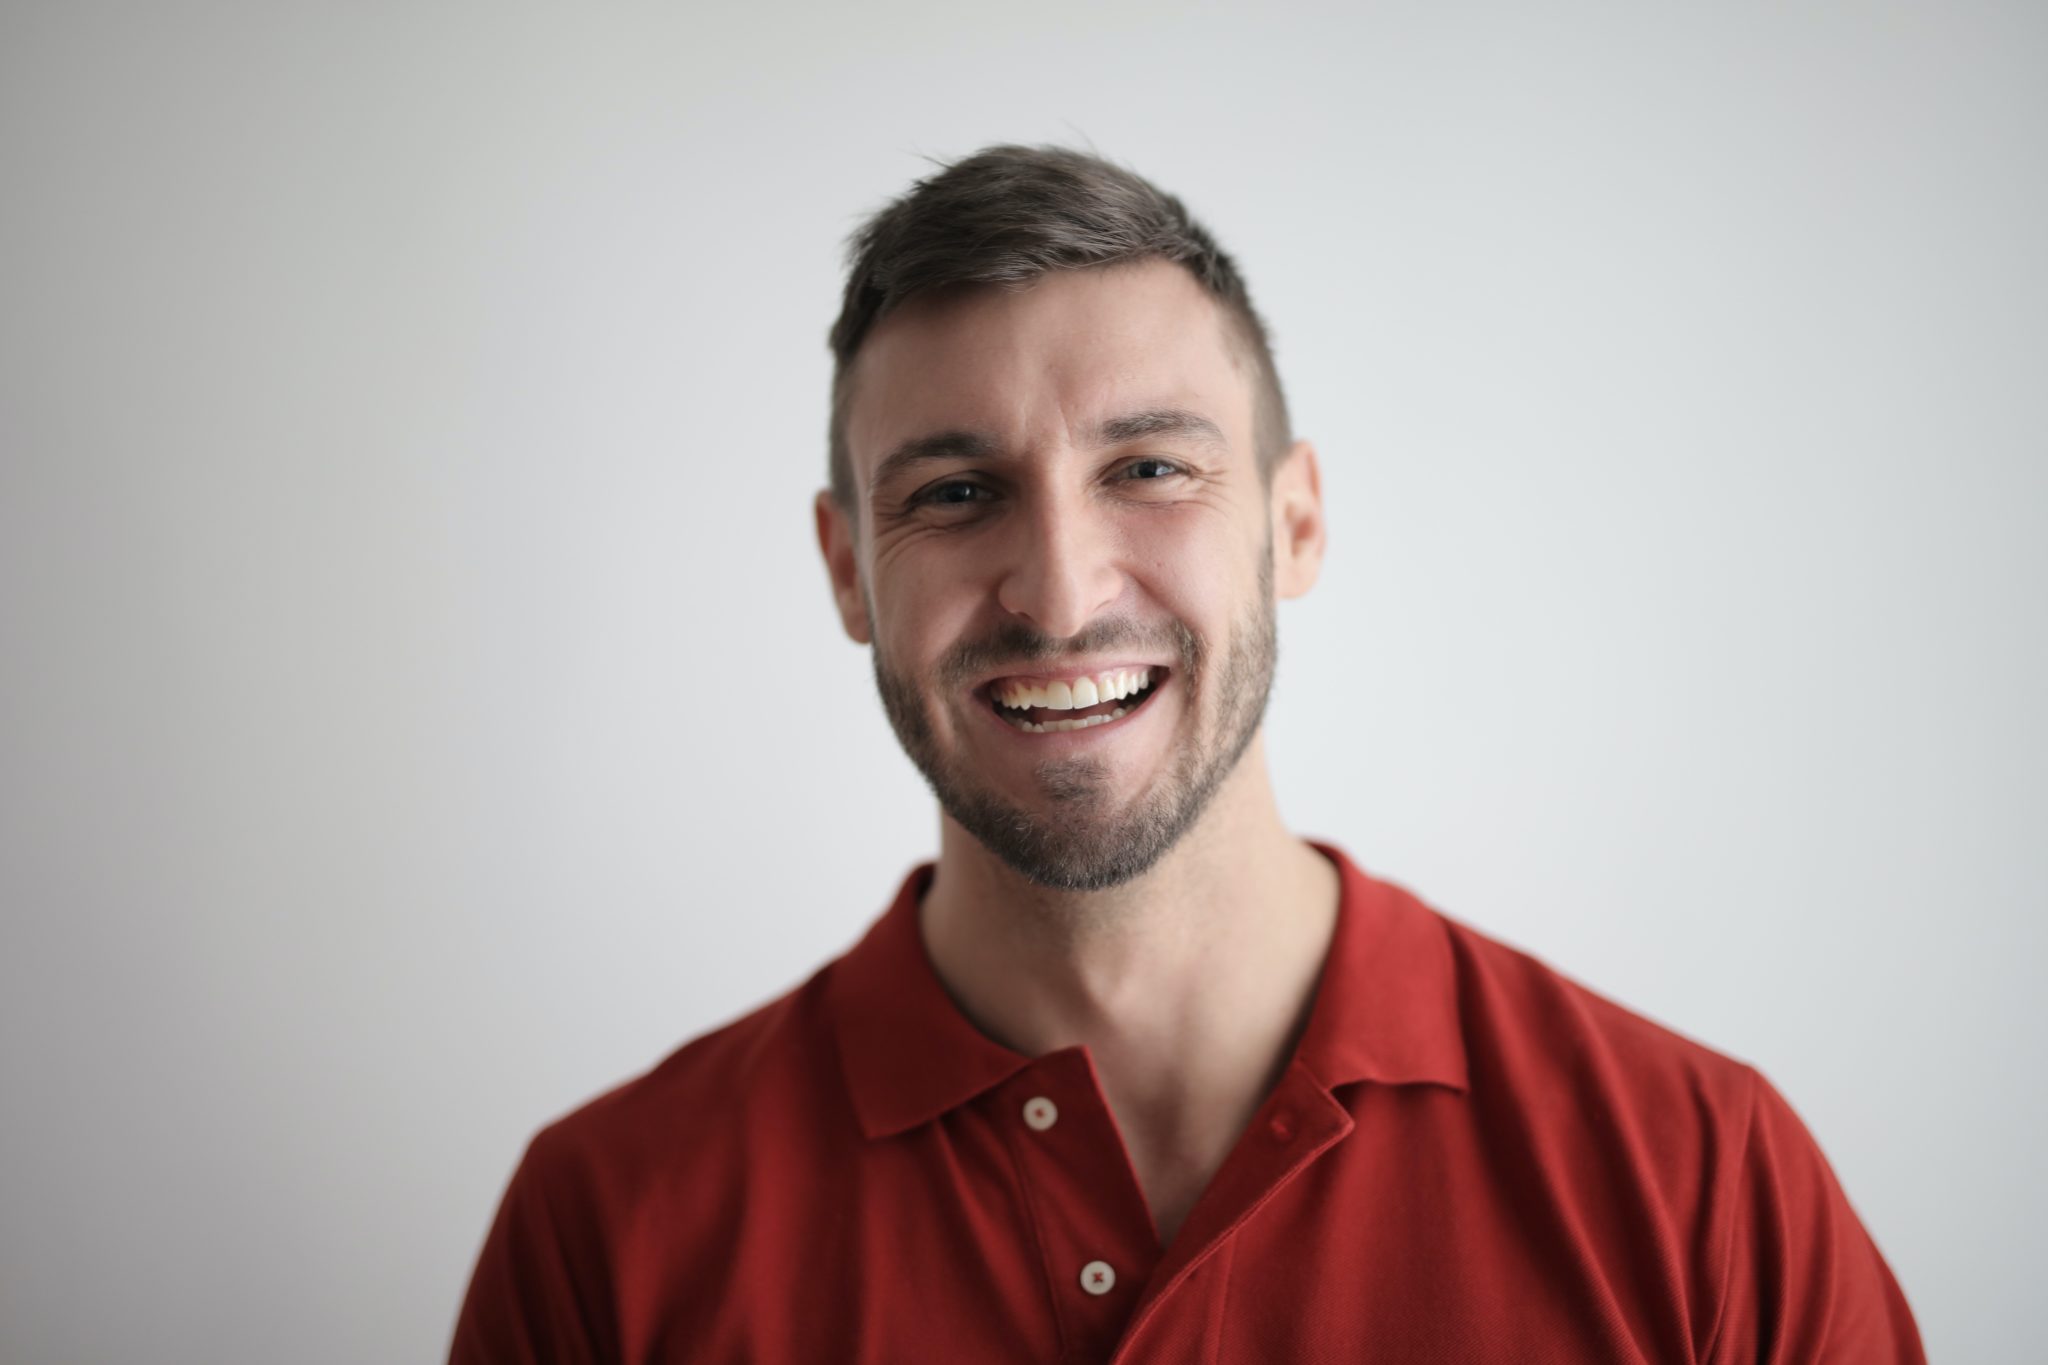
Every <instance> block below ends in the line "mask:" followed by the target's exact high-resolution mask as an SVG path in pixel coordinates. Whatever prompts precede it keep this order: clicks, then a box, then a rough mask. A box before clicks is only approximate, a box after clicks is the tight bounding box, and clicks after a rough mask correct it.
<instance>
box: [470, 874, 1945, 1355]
mask: <svg viewBox="0 0 2048 1365" xmlns="http://www.w3.org/2000/svg"><path fill="white" fill-rule="evenodd" d="M1318 847H1320V848H1322V851H1323V852H1324V854H1325V855H1326V856H1328V857H1330V858H1331V859H1332V860H1333V861H1335V862H1336V864H1337V866H1338V868H1339V869H1340V871H1341V873H1342V885H1343V893H1342V899H1341V901H1340V905H1339V911H1338V917H1337V925H1336V931H1335V935H1334V938H1333V940H1332V943H1331V948H1330V953H1329V957H1328V959H1327V960H1326V962H1325V964H1324V967H1323V973H1322V977H1321V980H1320V984H1319V986H1318V988H1317V993H1316V999H1315V1003H1314V1006H1313V1009H1312V1011H1311V1014H1310V1018H1309V1022H1308V1025H1307V1027H1306V1029H1305V1030H1304V1033H1303V1036H1302V1039H1301V1042H1300V1045H1299V1047H1298V1048H1297V1049H1296V1052H1295V1055H1294V1057H1293V1059H1292V1060H1291V1062H1290V1064H1289V1066H1288V1068H1287V1070H1286V1072H1285V1073H1284V1074H1283V1075H1282V1077H1281V1079H1280V1082H1279V1084H1278V1086H1277V1087H1276V1088H1275V1090H1274V1091H1273V1093H1272V1094H1271V1095H1270V1096H1269V1097H1268V1098H1267V1100H1266V1102H1265V1104H1264V1106H1263V1107H1262V1108H1261V1109H1260V1110H1259V1112H1258V1115H1257V1117H1256V1118H1254V1119H1253V1121H1252V1124H1251V1126H1250V1128H1248V1129H1247V1130H1246V1131H1245V1133H1244V1134H1243V1135H1242V1136H1241V1137H1240V1138H1239V1140H1238V1143H1237V1146H1236V1148H1235V1149H1234V1150H1233V1151H1232V1152H1231V1153H1230V1156H1229V1158H1228V1159H1227V1160H1226V1161H1225V1162H1224V1164H1223V1166H1222V1168H1221V1169H1220V1170H1218V1171H1217V1173H1216V1175H1215V1177H1214V1179H1213V1180H1212V1181H1211V1182H1210V1184H1209V1187H1208V1188H1207V1190H1206V1191H1205V1192H1204V1193H1203V1195H1202V1197H1201V1199H1200V1200H1199V1201H1198V1203H1197V1204H1196V1205H1195V1207H1194V1209H1193V1210H1192V1212H1191V1213H1190V1214H1189V1216H1188V1219H1187V1222H1186V1223H1185V1225H1184V1226H1183V1227H1182V1228H1181V1230H1180V1232H1179V1234H1178V1235H1177V1236H1176V1237H1175V1238H1174V1239H1173V1241H1172V1243H1171V1244H1170V1245H1168V1246H1166V1247H1164V1248H1162V1247H1161V1246H1160V1244H1159V1239H1158V1236H1157V1234H1156V1232H1155V1231H1154V1228H1153V1224H1152V1219H1151V1215H1150V1213H1149V1212H1148V1210H1147V1208H1146V1205H1145V1200H1144V1196H1143V1194H1142V1193H1141V1192H1140V1189H1139V1186H1138V1183H1137V1179H1136V1177H1135V1175H1134V1174H1133V1173H1132V1170H1131V1165H1130V1161H1129V1159H1128V1157H1127V1155H1126V1153H1125V1149H1124V1145H1123V1140H1122V1138H1121V1137H1120V1135H1119V1134H1118V1132H1117V1127H1116V1123H1115V1121H1114V1119H1113V1118H1112V1116H1111V1114H1110V1110H1109V1108H1108V1106H1107V1104H1106V1103H1105V1102H1104V1100H1103V1095H1102V1090H1101V1087H1100V1086H1099V1085H1098V1084H1097V1082H1096V1076H1095V1070H1094V1065H1093V1063H1092V1061H1091V1060H1090V1057H1089V1053H1088V1050H1087V1049H1086V1048H1084V1047H1070V1048H1065V1049H1062V1050H1061V1051H1058V1052H1053V1053H1049V1054H1047V1055H1045V1056H1043V1057H1037V1058H1032V1057H1026V1056H1023V1055H1021V1054H1019V1053H1016V1052H1012V1051H1011V1050H1010V1049H1008V1048H1006V1047H1003V1046H1001V1045H1000V1044H998V1043H995V1042H993V1041H991V1040H990V1039H988V1038H987V1037H985V1036H984V1035H983V1034H981V1033H980V1032H979V1031H977V1030H976V1029H975V1028H974V1026H973V1025H971V1024H970V1023H968V1021H967V1020H966V1018H965V1017H964V1016H963V1015H961V1014H960V1012H959V1011H958V1009H956V1008H955V1007H954V1005H953V1004H952V1002H951V1000H950V999H949V998H948V996H947V995H946V993H945V990H944V989H943V987H942V986H941V985H940V983H939V980H938V978H937V976H936V975H935V974H934V973H933V971H932V968H931V965H930V962H929V960H928V959H927V957H926V955H925V952H924V945H923V940H922V938H921V936H920V933H919V930H918V920H917V901H918V897H919V896H920V895H921V894H922V892H923V890H924V888H925V887H926V886H927V885H928V884H929V882H930V878H931V868H930V867H929V866H928V865H927V866H924V867H920V868H918V869H917V870H916V871H915V872H913V873H912V874H911V875H910V877H909V878H908V879H907V880H906V881H905V882H904V884H903V888H902V890H901V891H900V892H899V893H898V895H897V897H896V900H895V903H894V904H893V905H892V906H891V907H890V908H889V910H888V911H887V913H885V914H884V915H883V916H882V917H881V918H880V919H879V920H877V921H876V922H875V923H874V925H873V926H872V927H871V928H870V929H869V931H868V933H867V935H866V936H865V937H864V938H862V939H861V941H860V942H859V944H857V945H856V946H855V947H854V948H853V949H852V950H851V951H849V952H848V953H846V954H845V955H844V956H843V957H840V958H839V959H837V960H836V961H834V962H832V963H829V964H827V965H826V966H825V967H823V968H821V969H820V970H819V971H818V972H817V974H816V975H814V976H812V977H811V979H810V980H809V981H807V982H805V983H804V984H803V985H802V986H800V987H798V988H797V989H796V990H794V991H792V992H790V993H789V994H787V995H785V996H783V997H782V998H780V999H778V1000H776V1001H774V1002H772V1003H770V1004H768V1005H766V1006H764V1007H763V1008H761V1009H759V1010H756V1011H755V1012H754V1013H752V1014H749V1015H747V1016H746V1017H745V1018H742V1019H740V1020H738V1021H736V1022H734V1023H731V1024H728V1025H726V1026H725V1027H723V1028H721V1029H718V1030H717V1031H715V1032H713V1033H709V1034H706V1035H704V1036H703V1037H701V1038H698V1039H696V1040H695V1041H693V1042H691V1043H689V1044H687V1045H686V1046H684V1047H683V1048H682V1049H680V1050H679V1051H677V1052H676V1053H674V1054H673V1055H672V1056H670V1057H669V1058H668V1059H667V1060H666V1061H664V1062H663V1063H661V1065H659V1066H657V1067H656V1068H655V1069H654V1070H652V1071H651V1072H649V1073H647V1074H646V1075H644V1076H641V1077H639V1078H638V1079H636V1080H633V1081H630V1082H628V1083H627V1084H625V1085H623V1086H620V1087H619V1088H617V1089H615V1090H613V1091H611V1092H610V1093H608V1094H605V1095H603V1096H601V1097H599V1098H598V1099H596V1100H594V1101H592V1102H590V1103H589V1104H587V1105H585V1106H584V1107H582V1108H581V1109H578V1110H577V1111H575V1112H574V1113H572V1114H570V1115H569V1116H567V1117H566V1118H563V1119H560V1120H558V1121H557V1122H555V1123H553V1124H551V1125H549V1126H548V1127H546V1128H544V1129H542V1130H541V1132H540V1133H539V1134H538V1135H537V1136H536V1137H535V1138H534V1139H533V1142H532V1144H531V1145H530V1146H529V1147H528V1149H527V1152H526V1155H525V1158H524V1160H523V1161H522V1162H521V1163H520V1165H519V1169H518V1171H517V1172H516V1173H515V1174H514V1176H513V1177H512V1182H511V1186H510V1188H509V1189H508V1190H507V1191H506V1193H505V1197H504V1201H503V1204H502V1205H501V1207H500V1208H499V1210H498V1216H497V1220H496V1222H495V1224H494V1225H493V1226H492V1228H491V1231H490V1235H489V1237H488V1239H487V1241H486V1242H485V1244H484V1248H483V1253H482V1256H481V1258H480V1260H479V1261H478V1263H477V1266H476V1273H475V1277H474V1279H473V1280H472V1282H471V1284H470V1288H469V1294H468V1297H467V1299H466V1301H465V1302H464V1304H463V1307H462V1312H461V1316H460V1319H459V1321H458V1323H457V1325H456V1329H455V1339H454V1345H453V1350H452V1356H451V1358H452V1359H453V1360H454V1361H455V1362H457V1363H458V1365H466V1363H467V1362H485V1361H489V1362H529V1361H530V1362H538V1361H557V1362H571V1361H574V1362H582V1361H633V1362H642V1361H650V1362H651V1361H691V1362H721V1363H723V1362H733V1363H734V1365H738V1363H739V1362H761V1363H773V1362H833V1363H834V1365H846V1363H848V1362H874V1365H882V1363H883V1362H890V1363H891V1365H895V1363H897V1362H954V1361H962V1362H965V1361H973V1362H984V1361H1020V1362H1021V1361H1089V1362H1095V1361H1116V1362H1132V1363H1133V1365H1135V1363H1136V1362H1141V1361H1142V1362H1158V1363H1159V1365H1189V1363H1190V1362H1207V1361H1249V1362H1266V1361H1301V1362H1338V1361H1344V1362H1350V1361H1366V1360H1375V1361H1382V1360H1383V1361H1458V1362H1490V1361H1500V1362H1516V1365H1529V1362H1546V1361H1556V1362H1567V1361H1568V1362H1574V1363H1575V1365H1576V1363H1579V1362H1600V1361H1655V1362H1660V1365H1661V1363H1664V1362H1674V1361H1774V1362H1792V1361H1823V1360H1825V1361H1854V1362H1858V1365H1871V1363H1872V1362H1893V1361H1921V1360H1923V1359H1924V1356H1923V1355H1922V1352H1921V1347H1920V1341H1919V1337H1918V1334H1917V1333H1916V1331H1915V1329H1914V1324H1913V1319H1912V1316H1911V1314H1910V1312H1909V1311H1908V1309H1907V1306H1906V1301H1905V1298H1904V1297H1903V1295H1901V1293H1900V1291H1899V1287H1898V1285H1897V1283H1896V1282H1895V1281H1894V1280H1893V1278H1892V1275H1891V1272H1890V1270H1889V1269H1888V1268H1887V1267H1886V1265H1885V1263H1884V1260H1883V1258H1882V1257H1881V1256H1880V1255H1879V1254H1878V1250H1877V1248H1876V1246H1874V1245H1873V1244H1872V1242H1871V1240H1870V1237H1869V1235H1868V1234H1867V1233H1866V1232H1865V1231H1864V1229H1863V1227H1862V1225H1861V1224H1860V1223H1859V1222H1858V1221H1857V1218H1856V1215H1855V1213H1854V1212H1853V1211H1852V1210H1851V1208H1850V1206H1849V1202H1848V1200H1847V1199H1846V1198H1845V1197H1844V1196H1843V1193H1842V1189H1841V1187H1840V1186H1839V1185H1838V1184H1837V1183H1836V1180H1835V1177H1834V1174H1833V1172H1832V1171H1831V1170H1830V1169H1829V1167H1828V1164H1827V1161H1826V1160H1825V1158H1824V1157H1823V1156H1822V1155H1821V1153H1820V1150H1819V1149H1818V1148H1817V1147H1816V1146H1815V1145H1814V1142H1813V1139H1812V1138H1811V1137H1810V1136H1809V1135H1808V1133H1807V1132H1806V1129H1805V1128H1804V1126H1803V1125H1802V1124H1801V1123H1800V1121H1799V1119H1798V1118H1797V1117H1796V1116H1795V1115H1794V1114H1793V1112H1792V1110H1791V1109H1790V1108H1789V1107H1788V1106H1787V1104H1786V1103H1785V1101H1784V1099H1783V1098H1781V1097H1780V1096H1779V1095H1778V1093H1777V1092H1776V1091H1775V1090H1774V1089H1773V1088H1772V1087H1771V1086H1770V1085H1769V1083H1768V1082H1766V1081H1765V1080H1764V1078H1763V1077H1762V1076H1761V1075H1759V1074H1758V1073H1757V1072H1756V1071H1755V1070H1753V1069H1752V1068H1750V1067H1748V1066H1746V1065H1744V1064H1742V1063H1740V1062H1737V1061H1732V1060H1730V1059H1728V1058H1726V1057H1723V1056H1721V1055H1719V1054H1718V1053H1715V1052H1711V1051H1709V1050H1708V1049H1706V1048H1704V1047H1701V1046H1700V1045H1698V1044H1697V1043H1693V1042H1691V1041H1689V1040H1687V1039H1685V1038H1682V1037H1680V1036H1678V1035H1677V1034H1674V1033H1671V1032H1669V1031H1668V1030H1666V1029H1664V1028H1661V1027H1659V1026H1658V1025H1656V1024H1653V1023H1650V1022H1649V1021H1647V1020H1645V1019H1643V1018H1641V1017H1639V1016H1637V1015H1634V1014H1631V1013H1629V1012H1628V1011H1626V1010H1624V1009H1622V1008H1621V1007H1619V1006H1617V1005H1615V1004H1613V1003H1611V1002H1609V1001H1607V1000H1604V999H1602V998H1601V997H1599V996H1597V995H1595V994H1593V993H1592V992H1590V991H1588V990H1586V989H1585V988H1584V987H1581V986H1579V985H1577V984H1575V983H1573V982H1571V981H1569V980H1567V979H1565V978H1564V977H1562V976H1559V975H1558V974H1557V973H1556V972H1554V971H1552V970H1550V969H1549V968H1548V967H1546V966H1544V965H1543V964H1542V963H1541V962H1538V961H1537V960H1535V959H1534V958H1531V957H1529V956H1527V955H1526V954H1524V953H1521V952H1517V951H1516V950H1514V949H1512V948H1509V947H1507V946H1505V945H1503V944H1500V943H1498V942H1495V941H1493V940H1491V939H1489V938H1487V937H1485V936H1484V935H1482V934H1479V933H1477V932H1475V931H1474V930H1472V929H1470V928H1467V927H1466V926H1464V925H1462V924H1459V923H1458V922H1456V921H1455V920H1451V919H1447V918H1445V917H1444V916H1442V915H1440V914H1438V913H1437V912H1436V911H1434V910H1432V909H1430V908H1429V907H1428V906H1426V905H1424V904H1423V903H1422V902H1421V901H1419V900H1417V899H1416V898H1415V897H1414V896H1412V895H1410V894H1409V893H1408V892H1407V891H1405V890H1403V889H1401V888H1400V887H1398V886H1395V885H1393V884H1391V883H1388V882H1384V881H1380V880H1377V879H1375V878H1372V877H1370V876H1367V875H1366V874H1365V873H1363V872H1361V871H1360V870H1359V869H1358V868H1357V867H1355V866H1354V865H1353V864H1352V863H1351V862H1350V861H1349V860H1348V859H1346V858H1345V857H1344V856H1343V854H1341V853H1340V852H1338V851H1337V850H1335V849H1333V848H1328V847H1323V846H1320V845H1319V846H1318Z"/></svg>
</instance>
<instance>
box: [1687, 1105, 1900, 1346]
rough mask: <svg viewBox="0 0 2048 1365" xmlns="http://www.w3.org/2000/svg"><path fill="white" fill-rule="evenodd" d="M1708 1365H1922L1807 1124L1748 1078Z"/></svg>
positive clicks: (1892, 1289)
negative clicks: (1747, 1111)
mask: <svg viewBox="0 0 2048 1365" xmlns="http://www.w3.org/2000/svg"><path fill="white" fill-rule="evenodd" d="M1750 1078H1751V1085H1752V1089H1753V1097H1752V1103H1751V1106H1750V1120H1749V1128H1748V1133H1747V1136H1746V1139H1745V1143H1746V1145H1745V1148H1744V1151H1743V1155H1742V1160H1741V1166H1740V1173H1739V1179H1738V1188H1737V1193H1736V1196H1735V1198H1734V1200H1733V1202H1732V1204H1731V1205H1730V1206H1729V1210H1728V1212H1729V1218H1728V1221H1729V1224H1730V1232H1729V1236H1728V1247H1727V1252H1726V1261H1725V1264H1726V1267H1727V1269H1726V1272H1725V1274H1724V1275H1723V1277H1722V1284H1723V1286H1724V1292H1723V1297H1722V1302H1721V1310H1720V1319H1719V1322H1718V1325H1717V1327H1716V1330H1715V1334H1714V1338H1713V1344H1712V1346H1711V1347H1710V1348H1709V1350H1708V1352H1707V1354H1706V1359H1707V1360H1709V1361H1711V1362H1714V1363H1715V1365H1737V1362H1740V1365H1821V1362H1829V1363H1830V1365H1832V1362H1844V1363H1846V1362H1851V1361H1853V1362H1857V1365H1925V1362H1926V1359H1927V1356H1926V1353H1925V1351H1924V1350H1923V1349H1922V1347H1921V1344H1920V1333H1919V1330H1918V1328H1917V1327H1915V1325H1914V1322H1913V1314H1912V1311H1911V1310H1910V1309H1909V1308H1908V1307H1907V1306H1906V1297H1905V1295H1904V1293H1902V1292H1901V1291H1900V1289H1899V1285H1898V1281H1897V1280H1896V1279H1894V1278H1893V1277H1892V1272H1891V1268H1890V1267H1889V1266H1887V1265H1886V1264H1885V1262H1884V1257H1883V1256H1882V1255H1880V1254H1879V1252H1878V1249H1877V1244H1876V1243H1875V1242H1873V1241H1872V1240H1871V1238H1870V1234H1869V1233H1868V1232H1867V1231H1865V1230H1864V1227H1863V1224H1862V1222H1861V1221H1860V1220H1858V1218H1857V1217H1856V1213H1855V1210H1853V1209H1852V1208H1850V1206H1849V1200H1848V1196H1847V1195H1845V1194H1844V1193H1843V1192H1842V1187H1841V1184H1840V1183H1839V1182H1838V1181H1837V1180H1836V1179H1835V1173H1834V1171H1833V1169H1832V1168H1831V1167H1829V1165H1828V1162H1827V1158H1826V1157H1825V1156H1823V1155H1822V1154H1821V1150H1820V1146H1819V1144H1817V1143H1816V1142H1815V1141H1814V1139H1813V1135H1812V1134H1811V1133H1809V1132H1808V1131H1807V1130H1806V1125H1805V1124H1804V1123H1802V1122H1800V1120H1799V1116H1798V1115H1797V1114H1795V1113H1794V1112H1793V1111H1792V1106H1791V1105H1790V1104H1789V1103H1787V1102H1786V1100H1785V1098H1784V1096H1782V1095H1780V1094H1779V1093H1778V1091H1777V1090H1776V1088H1775V1087H1773V1086H1772V1085H1771V1083H1770V1082H1769V1081H1768V1080H1766V1079H1765V1078H1764V1077H1763V1075H1762V1074H1761V1073H1759V1072H1757V1071H1756V1070H1755V1069H1754V1068H1751V1069H1750Z"/></svg>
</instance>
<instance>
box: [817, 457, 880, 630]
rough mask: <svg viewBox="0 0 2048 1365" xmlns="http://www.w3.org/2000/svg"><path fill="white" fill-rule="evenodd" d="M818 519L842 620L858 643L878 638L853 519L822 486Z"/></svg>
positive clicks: (820, 542) (827, 570) (822, 550)
mask: <svg viewBox="0 0 2048 1365" xmlns="http://www.w3.org/2000/svg"><path fill="white" fill-rule="evenodd" d="M813 512H814V515H815V516H816V517H817V520H818V552H819V553H820V554H822V555H824V556H825V573H826V576H827V577H829V578H830V579H831V580H832V600H833V602H834V603H836V604H837V605H838V607H839V623H840V625H842V626H844V627H845V628H846V634H847V636H848V638H850V639H851V640H852V641H853V642H854V643H855V644H857V645H864V644H867V643H869V642H870V641H872V640H873V639H874V628H873V626H872V625H871V623H870V622H869V621H868V604H867V598H866V597H865V596H864V595H863V594H862V592H861V590H860V559H859V557H858V556H857V555H856V554H855V552H854V545H853V520H852V518H851V517H849V516H847V514H846V509H845V508H843V507H841V506H840V505H839V500H838V499H837V498H835V497H833V496H832V490H831V489H829V488H821V489H819V490H818V496H817V499H816V501H815V503H814V504H813Z"/></svg>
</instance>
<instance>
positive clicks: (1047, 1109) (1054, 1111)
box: [1024, 1095, 1101, 1265]
mask: <svg viewBox="0 0 2048 1365" xmlns="http://www.w3.org/2000/svg"><path fill="white" fill-rule="evenodd" d="M1024 1121H1025V1122H1026V1123H1028V1124H1030V1125H1031V1126H1032V1127H1033V1128H1036V1129H1037V1130H1038V1131H1039V1132H1041V1133H1042V1132H1044V1131H1045V1130H1046V1129H1048V1128H1050V1127H1052V1126H1053V1125H1054V1124H1055V1123H1058V1122H1059V1121H1060V1107H1059V1106H1058V1105H1056V1104H1054V1103H1053V1102H1052V1101H1051V1100H1049V1099H1047V1098H1046V1097H1045V1096H1043V1095H1033V1096H1032V1097H1031V1098H1030V1099H1028V1100H1026V1101H1024ZM1096 1264H1098V1265H1100V1264H1101V1262H1099V1261H1098V1262H1097V1263H1096Z"/></svg>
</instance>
